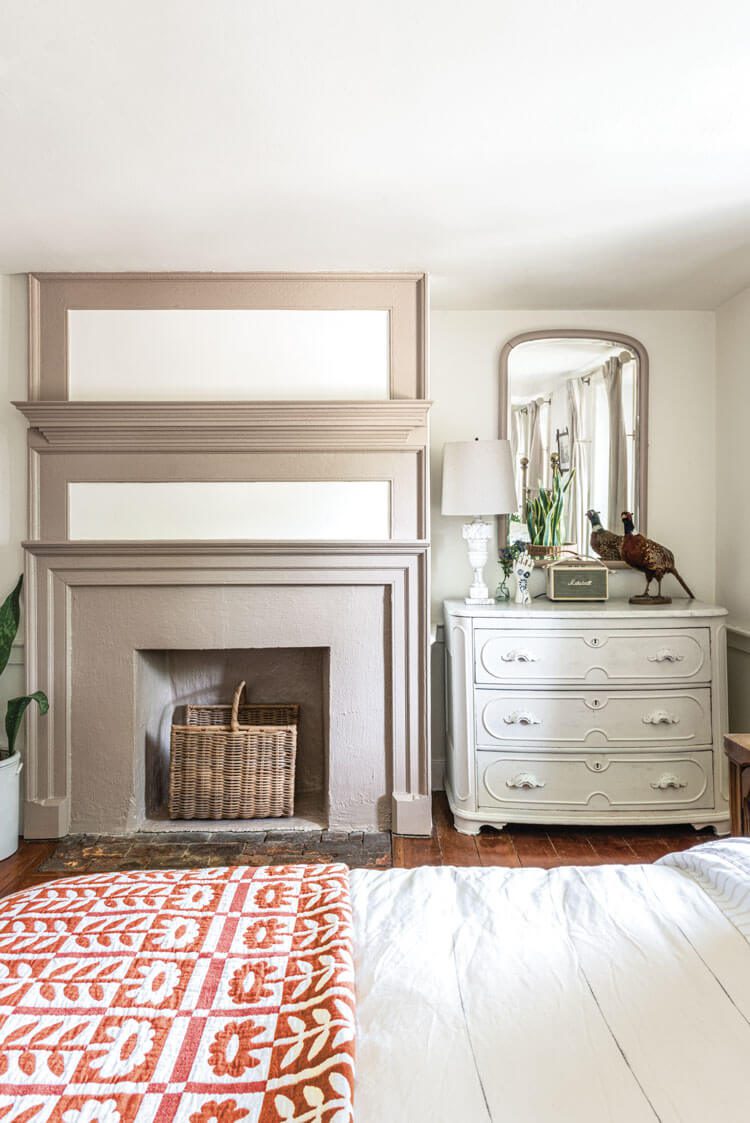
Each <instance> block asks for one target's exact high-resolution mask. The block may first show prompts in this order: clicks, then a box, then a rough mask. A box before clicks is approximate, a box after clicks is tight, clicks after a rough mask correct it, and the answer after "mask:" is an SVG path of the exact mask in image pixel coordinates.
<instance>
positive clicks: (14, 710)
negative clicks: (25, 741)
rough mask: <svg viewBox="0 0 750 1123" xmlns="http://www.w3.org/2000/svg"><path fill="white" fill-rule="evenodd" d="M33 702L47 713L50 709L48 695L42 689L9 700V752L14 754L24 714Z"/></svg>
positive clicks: (6, 724)
mask: <svg viewBox="0 0 750 1123" xmlns="http://www.w3.org/2000/svg"><path fill="white" fill-rule="evenodd" d="M32 702H36V703H37V705H38V706H39V712H40V713H41V714H46V713H47V710H48V709H49V701H48V699H47V695H46V694H45V693H44V691H42V690H35V691H34V693H33V694H22V695H21V696H20V697H19V698H10V699H9V700H8V709H7V711H6V714H5V733H6V735H7V737H8V753H9V754H12V753H13V749H14V747H15V744H16V737H17V736H18V730H19V729H20V728H21V722H22V721H23V715H24V714H25V713H26V709H27V707H28V706H30V705H31V703H32Z"/></svg>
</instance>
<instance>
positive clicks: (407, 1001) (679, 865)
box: [350, 839, 750, 1123]
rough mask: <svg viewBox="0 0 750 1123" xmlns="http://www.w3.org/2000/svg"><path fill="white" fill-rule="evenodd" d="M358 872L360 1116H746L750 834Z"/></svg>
mask: <svg viewBox="0 0 750 1123" xmlns="http://www.w3.org/2000/svg"><path fill="white" fill-rule="evenodd" d="M350 882H351V886H352V901H353V906H354V932H355V957H354V958H355V974H356V978H357V1025H358V1039H357V1082H356V1096H355V1104H356V1109H357V1110H356V1119H357V1123H386V1121H388V1123H436V1121H440V1123H486V1121H490V1120H491V1121H492V1123H546V1121H555V1123H605V1121H606V1123H610V1121H616V1123H641V1121H644V1123H645V1121H647V1120H649V1121H652V1123H653V1121H654V1120H662V1121H664V1123H667V1121H669V1123H693V1121H695V1123H707V1121H709V1120H710V1121H713V1120H721V1121H722V1123H740V1120H743V1121H744V1120H746V1119H747V1118H748V1112H749V1111H750V1106H748V1097H749V1095H750V1093H749V1092H748V1084H747V1070H748V1057H750V1021H749V1019H750V943H749V942H748V941H749V940H750V839H746V840H745V839H741V840H740V839H735V840H730V841H719V842H711V843H708V844H707V845H705V846H700V847H696V848H694V849H692V850H688V851H685V852H683V853H680V854H672V855H669V856H668V857H666V858H664V859H662V860H661V861H660V862H658V863H656V864H655V865H650V866H598V867H587V868H585V869H579V868H574V867H568V868H561V869H554V870H550V871H542V870H534V869H528V870H511V869H500V868H495V869H461V870H458V869H441V868H421V869H416V870H391V871H386V872H382V873H372V872H369V871H353V872H352V873H351V874H350Z"/></svg>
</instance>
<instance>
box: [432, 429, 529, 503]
mask: <svg viewBox="0 0 750 1123" xmlns="http://www.w3.org/2000/svg"><path fill="white" fill-rule="evenodd" d="M516 510H518V500H517V498H516V483H515V478H514V473H513V457H512V456H511V451H510V441H450V442H449V443H448V444H446V446H445V448H444V449H443V505H442V512H443V514H444V515H472V516H474V515H509V514H511V513H512V512H514V511H516Z"/></svg>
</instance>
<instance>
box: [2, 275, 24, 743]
mask: <svg viewBox="0 0 750 1123" xmlns="http://www.w3.org/2000/svg"><path fill="white" fill-rule="evenodd" d="M25 397H26V278H25V277H4V276H0V599H5V596H6V595H7V593H9V592H10V590H11V589H12V587H13V586H14V585H15V583H16V581H17V579H18V575H19V573H21V571H22V569H23V552H22V550H21V540H22V539H23V538H25V537H26V422H25V421H24V419H23V417H22V416H21V414H20V413H19V412H18V410H16V409H14V408H13V406H12V405H11V404H10V403H11V401H12V400H18V399H19V398H25ZM21 634H22V633H21ZM20 640H21V636H19V642H17V644H16V646H15V648H14V650H13V652H12V654H11V658H10V663H9V664H8V667H7V668H6V670H5V673H4V674H3V676H2V678H0V741H1V740H3V739H4V731H3V727H2V719H3V717H4V714H5V703H6V701H7V699H8V698H12V697H13V696H14V695H16V694H20V693H22V691H23V688H24V678H23V645H22V643H21V642H20ZM22 738H23V731H22V732H21V739H22ZM22 743H23V741H22V740H21V744H22Z"/></svg>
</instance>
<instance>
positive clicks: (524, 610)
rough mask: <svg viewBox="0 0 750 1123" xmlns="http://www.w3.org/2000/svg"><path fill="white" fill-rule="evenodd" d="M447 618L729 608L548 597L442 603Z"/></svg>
mask: <svg viewBox="0 0 750 1123" xmlns="http://www.w3.org/2000/svg"><path fill="white" fill-rule="evenodd" d="M443 607H444V609H445V615H446V616H470V617H472V618H473V619H475V620H476V619H477V618H482V619H485V618H486V619H490V620H498V621H500V620H518V619H529V618H535V619H548V620H549V619H563V618H569V619H572V620H613V619H615V620H617V619H625V620H636V619H639V620H640V619H645V620H652V619H654V620H655V619H659V618H661V619H674V618H675V617H679V618H680V619H694V618H696V617H705V616H726V615H727V610H726V608H720V607H719V606H718V605H716V604H705V603H704V602H703V601H699V600H688V599H687V597H675V598H674V600H673V601H672V603H671V604H653V605H644V604H630V603H629V602H628V601H627V600H625V598H624V597H623V598H618V599H612V600H608V601H596V602H590V603H586V602H583V601H576V602H575V603H571V602H563V601H549V600H547V598H546V597H545V596H541V597H537V598H536V599H535V600H533V601H532V602H531V604H515V603H514V601H512V600H511V601H502V602H501V603H500V604H487V605H483V604H464V602H463V601H462V600H446V601H444V602H443Z"/></svg>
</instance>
